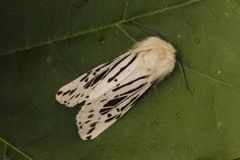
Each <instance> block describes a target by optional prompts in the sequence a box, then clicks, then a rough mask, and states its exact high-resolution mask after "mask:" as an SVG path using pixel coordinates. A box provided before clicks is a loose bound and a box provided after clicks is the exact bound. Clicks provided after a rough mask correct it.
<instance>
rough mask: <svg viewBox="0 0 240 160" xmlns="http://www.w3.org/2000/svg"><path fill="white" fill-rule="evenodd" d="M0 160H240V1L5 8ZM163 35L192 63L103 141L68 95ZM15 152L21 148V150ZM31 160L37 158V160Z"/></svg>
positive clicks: (0, 50) (97, 0) (73, 2)
mask: <svg viewBox="0 0 240 160" xmlns="http://www.w3.org/2000/svg"><path fill="white" fill-rule="evenodd" d="M0 4H1V6H4V7H1V22H0V23H1V24H0V26H1V28H0V35H1V37H2V38H1V40H0V41H1V42H0V89H1V93H0V137H2V139H0V157H1V158H2V157H5V159H14V160H15V159H36V160H42V159H44V160H48V159H49V160H53V159H57V160H65V159H71V160H79V159H89V160H90V159H104V160H105V159H114V160H120V159H121V160H122V159H128V160H141V159H142V160H143V159H151V160H155V159H157V160H159V159H163V160H166V159H178V160H192V159H195V160H203V159H204V160H220V159H237V158H238V157H240V129H239V124H240V116H239V113H240V107H239V106H240V74H239V68H240V63H239V60H240V45H239V38H240V30H239V26H240V11H239V9H240V1H239V0H160V1H159V0H148V1H146V0H118V1H115V0H104V1H103V0H91V1H87V0H69V1H56V2H55V1H47V0H39V1H17V0H15V1H14V2H13V1H8V0H2V1H1V2H0ZM133 20H134V21H136V22H138V23H139V24H141V25H143V26H146V27H148V28H151V29H153V30H155V31H157V32H159V33H160V34H161V35H162V37H164V38H165V39H166V40H168V41H169V42H171V43H172V44H173V45H174V46H175V47H176V49H177V50H178V53H177V54H179V56H180V57H181V58H182V61H183V64H184V67H185V70H186V74H187V78H188V82H189V85H190V88H191V89H192V91H193V94H192V95H191V94H190V93H189V92H188V90H187V89H186V86H185V84H184V80H183V78H182V76H181V73H180V71H179V69H178V68H177V67H176V69H175V70H174V72H173V73H172V74H171V75H170V76H169V77H168V78H166V79H165V80H164V81H163V82H161V83H159V84H158V85H155V86H153V87H152V88H151V89H150V90H149V91H148V92H147V93H146V94H145V95H144V96H143V97H142V98H141V99H140V100H139V101H138V103H137V104H136V105H135V106H134V107H133V108H132V109H131V110H130V111H129V112H128V114H126V115H125V116H124V117H123V118H121V120H119V121H118V122H117V123H115V124H114V125H113V126H112V127H110V128H109V129H108V130H106V131H105V132H104V133H103V134H101V135H100V136H99V137H98V138H97V139H95V140H93V141H82V140H81V139H80V138H79V136H78V134H77V128H76V126H75V115H76V114H77V112H78V111H79V109H80V108H74V109H69V108H65V107H64V106H62V105H60V104H58V103H57V102H56V101H55V93H56V91H57V90H58V88H59V87H61V86H62V85H64V84H66V83H68V82H69V81H71V80H73V79H74V78H76V77H77V76H79V75H81V74H82V73H84V72H86V71H88V70H89V69H91V68H93V67H95V66H96V65H98V64H101V63H102V62H105V61H108V60H110V59H112V58H114V57H116V56H118V55H120V54H122V53H124V52H125V51H126V50H128V49H129V48H131V46H132V45H133V44H134V41H135V40H136V41H139V40H141V39H143V38H146V37H147V36H150V35H149V34H147V33H145V32H143V31H142V30H141V29H139V28H138V27H136V26H135V25H134V24H133V23H132V21H133ZM11 144H12V145H11ZM29 157H30V158H29Z"/></svg>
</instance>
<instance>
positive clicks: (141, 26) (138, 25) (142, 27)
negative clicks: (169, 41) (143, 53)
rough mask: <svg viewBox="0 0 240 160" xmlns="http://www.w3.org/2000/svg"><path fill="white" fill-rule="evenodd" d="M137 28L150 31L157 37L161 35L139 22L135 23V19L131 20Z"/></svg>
mask: <svg viewBox="0 0 240 160" xmlns="http://www.w3.org/2000/svg"><path fill="white" fill-rule="evenodd" d="M132 22H133V23H134V24H135V25H136V26H137V27H138V28H140V29H142V30H143V31H144V32H146V33H151V34H154V35H155V36H157V37H160V38H161V37H162V35H161V34H160V33H158V32H156V31H154V30H152V29H151V28H148V27H145V26H143V25H140V24H139V23H137V22H136V21H132Z"/></svg>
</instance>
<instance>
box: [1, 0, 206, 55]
mask: <svg viewBox="0 0 240 160" xmlns="http://www.w3.org/2000/svg"><path fill="white" fill-rule="evenodd" d="M200 1H203V0H190V1H187V2H183V3H179V4H176V5H172V6H168V7H165V8H161V9H158V10H155V11H151V12H147V13H145V14H141V15H138V16H134V17H130V18H128V19H125V16H126V12H127V7H128V3H127V2H128V1H126V3H125V7H124V9H123V15H122V19H121V20H118V21H117V22H113V23H110V24H107V25H104V26H99V27H96V28H95V27H94V28H90V29H87V30H84V31H79V32H76V33H73V34H71V35H68V36H63V37H60V38H56V39H48V40H47V41H45V42H40V43H36V44H32V45H29V46H25V47H22V48H16V49H12V50H8V51H6V52H2V53H0V56H4V55H8V54H16V53H18V52H23V51H25V50H31V49H34V48H38V47H43V46H46V45H51V44H53V43H57V42H61V41H65V40H69V39H72V38H76V37H78V36H83V35H85V34H89V33H93V32H98V31H101V30H104V29H108V28H111V27H116V25H121V24H124V23H128V22H130V21H134V20H138V19H141V18H145V17H149V16H153V15H156V14H160V13H164V12H167V11H171V10H174V9H178V8H181V7H185V6H188V5H191V4H194V3H197V2H200Z"/></svg>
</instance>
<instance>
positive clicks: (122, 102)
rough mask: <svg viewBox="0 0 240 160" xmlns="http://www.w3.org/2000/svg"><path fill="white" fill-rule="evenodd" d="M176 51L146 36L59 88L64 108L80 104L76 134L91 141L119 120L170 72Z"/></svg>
mask: <svg viewBox="0 0 240 160" xmlns="http://www.w3.org/2000/svg"><path fill="white" fill-rule="evenodd" d="M175 52H176V50H175V49H174V47H173V46H172V45H171V44H169V43H168V42H166V41H164V40H162V39H161V38H159V37H149V38H147V39H145V40H143V41H141V42H138V43H137V44H136V45H135V46H134V47H133V48H132V49H130V50H129V51H128V52H127V53H125V54H123V55H120V56H119V57H117V58H115V59H113V60H112V61H109V62H107V63H103V64H101V65H99V66H97V67H96V68H94V69H92V70H90V71H89V72H87V73H85V74H83V75H81V76H80V77H79V78H77V79H75V80H74V81H72V82H70V83H68V84H66V85H65V86H63V87H62V88H60V89H59V91H58V92H57V94H56V100H57V101H58V102H59V103H61V104H64V105H66V106H67V107H74V106H76V105H82V108H81V110H80V111H79V113H78V114H77V116H76V121H77V126H78V130H79V131H78V132H79V135H80V137H81V138H82V139H83V140H89V139H94V138H96V137H97V136H98V135H99V134H100V133H102V132H103V131H104V130H105V129H107V128H108V127H109V126H111V125H112V124H113V123H114V122H116V121H117V120H118V119H119V118H120V117H122V116H123V115H124V114H125V113H126V112H127V111H128V110H129V109H130V108H131V107H132V106H133V105H134V103H135V102H136V100H137V99H138V98H139V97H140V96H141V95H142V94H143V93H144V92H145V91H146V90H147V89H148V88H149V87H150V86H151V85H152V84H153V83H154V82H155V81H156V80H158V81H161V80H162V79H163V78H164V77H166V76H167V75H168V74H169V73H171V72H172V70H173V68H174V66H175V61H176V59H175Z"/></svg>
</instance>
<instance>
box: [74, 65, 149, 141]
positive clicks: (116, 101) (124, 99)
mask: <svg viewBox="0 0 240 160" xmlns="http://www.w3.org/2000/svg"><path fill="white" fill-rule="evenodd" d="M151 84H152V81H151V76H150V75H149V73H148V71H145V70H144V71H143V70H141V71H140V70H139V72H136V71H134V72H133V74H131V75H129V77H127V78H126V79H124V80H123V81H122V82H120V83H119V84H118V85H116V86H115V87H114V88H113V89H112V90H110V91H108V92H107V93H106V94H105V95H102V96H101V97H99V98H98V99H96V100H94V101H92V102H90V103H88V104H85V105H84V106H83V107H82V108H81V110H80V111H79V113H78V114H77V116H76V121H77V126H78V129H79V135H80V137H81V138H82V139H83V140H89V139H94V138H96V137H97V136H98V135H99V134H101V133H102V132H103V131H104V130H105V129H107V128H108V127H109V126H111V125H112V124H113V123H114V122H116V121H117V120H118V119H119V118H120V117H122V116H123V115H124V114H125V113H126V112H127V111H128V110H129V109H130V108H131V107H132V106H133V105H134V103H135V102H136V100H137V99H138V98H139V97H140V96H141V95H142V94H143V93H144V92H145V91H146V90H147V89H148V88H149V87H150V86H151Z"/></svg>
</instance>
